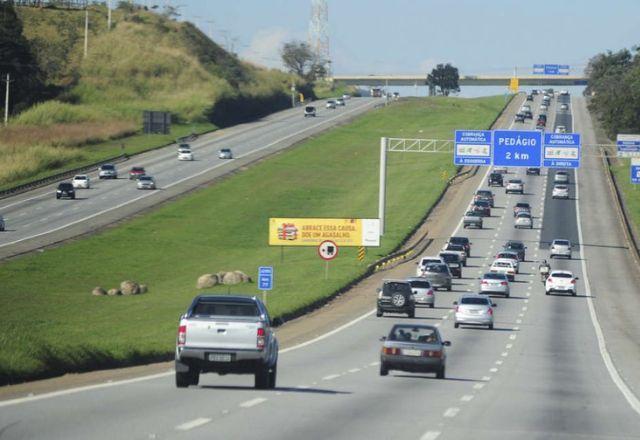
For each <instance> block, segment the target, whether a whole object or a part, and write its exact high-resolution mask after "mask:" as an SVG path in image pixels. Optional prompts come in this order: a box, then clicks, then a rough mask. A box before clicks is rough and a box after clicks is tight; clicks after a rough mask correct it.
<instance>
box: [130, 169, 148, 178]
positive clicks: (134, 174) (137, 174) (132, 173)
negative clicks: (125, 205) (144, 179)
mask: <svg viewBox="0 0 640 440" xmlns="http://www.w3.org/2000/svg"><path fill="white" fill-rule="evenodd" d="M145 174H146V172H145V170H144V167H132V168H131V170H130V171H129V180H133V179H139V178H140V176H144V175H145Z"/></svg>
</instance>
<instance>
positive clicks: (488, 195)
mask: <svg viewBox="0 0 640 440" xmlns="http://www.w3.org/2000/svg"><path fill="white" fill-rule="evenodd" d="M494 198H495V196H494V194H493V191H491V190H489V189H479V190H478V191H476V193H475V194H474V195H473V200H474V201H475V200H488V201H489V203H490V204H491V207H492V208H493V204H494Z"/></svg>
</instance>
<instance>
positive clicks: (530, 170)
mask: <svg viewBox="0 0 640 440" xmlns="http://www.w3.org/2000/svg"><path fill="white" fill-rule="evenodd" d="M530 174H533V175H535V176H539V175H540V168H537V167H528V168H527V175H530Z"/></svg>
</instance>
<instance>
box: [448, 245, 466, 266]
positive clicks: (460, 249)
mask: <svg viewBox="0 0 640 440" xmlns="http://www.w3.org/2000/svg"><path fill="white" fill-rule="evenodd" d="M442 251H443V252H453V253H455V254H458V255H459V256H460V261H461V262H462V265H463V266H466V265H467V250H466V249H465V247H464V245H462V244H453V243H445V245H444V246H443V247H442Z"/></svg>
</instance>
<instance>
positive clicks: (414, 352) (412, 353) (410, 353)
mask: <svg viewBox="0 0 640 440" xmlns="http://www.w3.org/2000/svg"><path fill="white" fill-rule="evenodd" d="M402 354H403V355H405V356H421V355H422V351H420V350H402Z"/></svg>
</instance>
